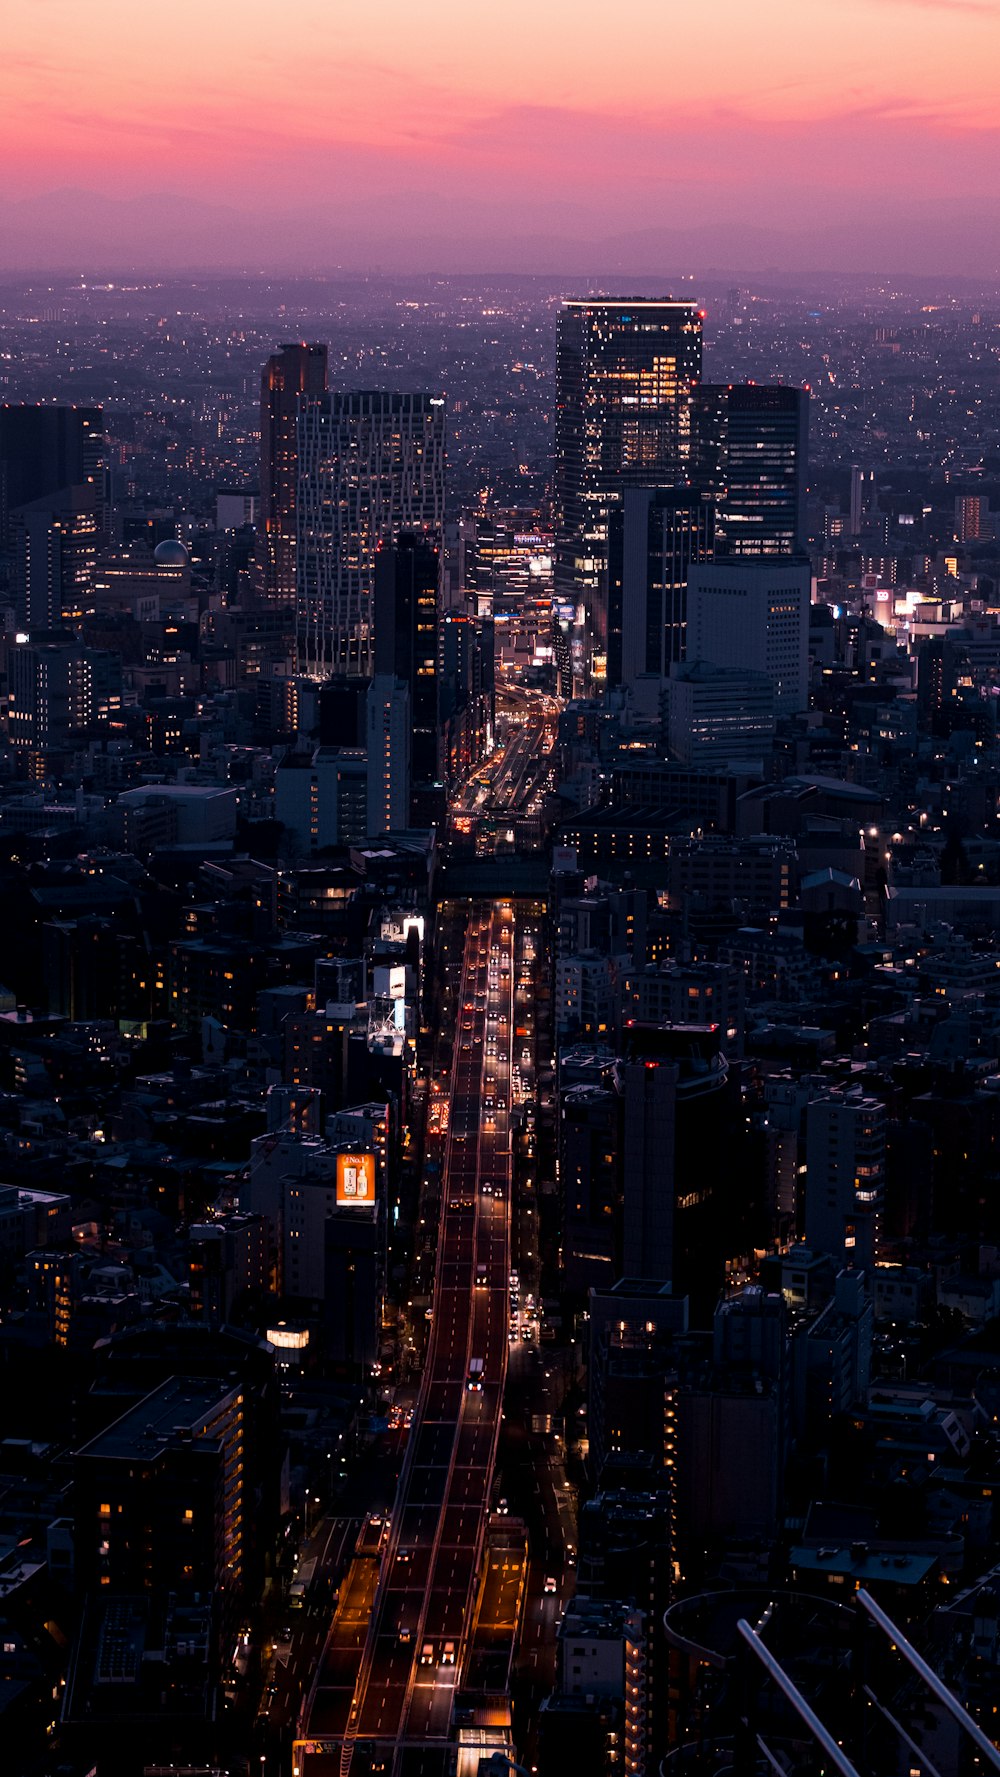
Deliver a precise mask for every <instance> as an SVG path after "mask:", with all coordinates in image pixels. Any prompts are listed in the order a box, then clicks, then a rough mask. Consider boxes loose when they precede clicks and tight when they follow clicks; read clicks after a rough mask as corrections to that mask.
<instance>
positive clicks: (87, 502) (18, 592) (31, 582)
mask: <svg viewBox="0 0 1000 1777" xmlns="http://www.w3.org/2000/svg"><path fill="white" fill-rule="evenodd" d="M10 531H11V543H12V547H13V555H14V599H15V603H16V607H17V611H18V615H19V617H20V619H21V621H22V622H23V623H24V626H25V628H26V629H27V630H29V631H38V630H50V629H59V628H60V627H61V626H62V625H63V624H73V623H80V622H82V620H83V618H84V616H85V614H86V612H87V610H88V608H89V606H90V603H91V600H92V597H93V589H94V569H95V564H96V561H97V545H98V541H99V538H100V521H99V518H98V513H97V509H96V507H95V505H94V499H93V494H92V491H91V489H90V488H88V487H66V488H62V489H61V490H60V491H59V492H58V493H55V494H46V495H44V496H43V497H42V498H41V499H38V500H32V501H30V502H29V503H28V505H26V506H19V507H18V509H17V511H16V512H14V513H12V515H11V521H10Z"/></svg>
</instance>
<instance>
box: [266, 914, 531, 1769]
mask: <svg viewBox="0 0 1000 1777" xmlns="http://www.w3.org/2000/svg"><path fill="white" fill-rule="evenodd" d="M513 956H514V911H513V907H512V906H511V905H510V904H509V903H504V902H497V903H495V904H492V905H491V904H489V903H473V904H472V906H471V908H470V913H469V919H468V926H467V932H466V941H465V951H464V957H463V964H462V976H461V984H460V988H459V996H458V1010H457V1020H456V1030H455V1033H454V1042H453V1061H452V1077H451V1093H450V1115H449V1119H448V1133H447V1141H446V1148H445V1164H444V1175H443V1183H442V1198H441V1230H440V1236H439V1241H438V1254H437V1266H436V1273H435V1283H434V1294H433V1319H432V1322H431V1336H430V1341H429V1345H428V1352H427V1361H426V1364H425V1368H424V1375H423V1379H422V1383H421V1389H420V1395H419V1397H418V1400H417V1404H416V1408H415V1412H414V1418H413V1426H412V1430H411V1433H410V1437H409V1440H408V1442H407V1447H406V1454H405V1457H404V1460H403V1467H402V1471H401V1474H400V1479H399V1486H398V1489H397V1495H396V1501H395V1504H394V1506H393V1510H392V1513H391V1515H390V1519H389V1522H388V1525H387V1526H384V1527H382V1528H381V1531H380V1545H381V1546H380V1552H379V1557H378V1578H377V1582H376V1586H375V1593H374V1601H373V1604H372V1607H371V1610H370V1615H369V1621H368V1628H367V1633H366V1636H365V1641H364V1647H363V1649H362V1650H361V1653H360V1660H359V1658H358V1652H357V1638H358V1620H357V1616H356V1615H354V1617H353V1621H349V1620H348V1618H347V1616H346V1614H345V1612H344V1611H343V1610H341V1609H340V1608H339V1607H338V1612H337V1615H336V1616H335V1618H334V1623H333V1626H332V1629H331V1633H330V1636H329V1639H328V1643H327V1647H326V1649H325V1651H324V1656H323V1659H322V1661H321V1662H320V1664H319V1667H318V1670H317V1674H316V1680H315V1682H314V1684H313V1687H312V1689H311V1691H310V1694H309V1697H308V1698H307V1701H306V1704H305V1707H304V1710H303V1717H302V1725H301V1727H300V1737H299V1739H298V1740H297V1741H296V1744H295V1750H294V1755H293V1773H295V1777H334V1773H336V1774H337V1777H350V1773H351V1769H352V1765H353V1764H354V1762H355V1758H356V1757H357V1772H358V1773H360V1771H361V1770H362V1769H365V1770H367V1769H369V1768H370V1766H371V1764H372V1763H373V1762H374V1763H375V1764H376V1765H377V1766H381V1768H383V1769H385V1770H386V1771H391V1772H395V1773H397V1774H399V1777H417V1774H418V1773H421V1774H423V1773H427V1774H430V1773H432V1772H433V1773H440V1772H441V1771H442V1770H443V1769H444V1763H445V1760H446V1758H447V1747H448V1743H449V1740H450V1736H451V1727H452V1706H453V1702H454V1695H455V1691H456V1689H457V1688H458V1686H459V1685H460V1683H461V1680H462V1675H463V1670H464V1665H465V1660H466V1655H467V1651H468V1645H467V1644H468V1637H469V1632H470V1629H471V1626H472V1622H473V1617H474V1605H475V1599H476V1594H477V1588H478V1583H479V1575H480V1564H481V1560H482V1554H483V1544H484V1536H485V1530H486V1526H487V1521H488V1517H489V1505H490V1495H491V1489H492V1485H493V1471H494V1464H495V1460H496V1450H497V1440H498V1436H499V1431H500V1420H501V1403H502V1398H503V1389H504V1383H505V1380H506V1373H507V1354H508V1314H509V1275H510V1182H511V1137H510V1108H511V1091H512V1042H513V1031H514V967H513ZM347 1590H348V1592H350V1588H347ZM343 1597H344V1593H343V1592H342V1599H343ZM345 1679H346V1680H347V1682H346V1683H345ZM352 1680H353V1682H351V1681H352ZM362 1754H363V1756H360V1755H362Z"/></svg>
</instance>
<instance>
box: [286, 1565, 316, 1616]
mask: <svg viewBox="0 0 1000 1777" xmlns="http://www.w3.org/2000/svg"><path fill="white" fill-rule="evenodd" d="M315 1572H316V1562H315V1560H312V1561H303V1563H302V1566H301V1567H300V1568H299V1571H298V1573H297V1574H296V1576H295V1578H294V1579H293V1581H292V1583H291V1585H290V1586H289V1588H288V1606H289V1609H290V1610H301V1609H302V1606H303V1605H304V1603H305V1601H306V1593H307V1592H308V1590H309V1587H310V1586H311V1585H312V1581H313V1575H314V1574H315Z"/></svg>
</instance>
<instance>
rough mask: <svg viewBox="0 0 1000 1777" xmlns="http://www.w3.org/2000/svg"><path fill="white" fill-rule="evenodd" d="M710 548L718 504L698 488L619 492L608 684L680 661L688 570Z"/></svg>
mask: <svg viewBox="0 0 1000 1777" xmlns="http://www.w3.org/2000/svg"><path fill="white" fill-rule="evenodd" d="M714 552H715V506H714V503H713V502H712V501H711V500H710V499H706V498H704V497H703V496H702V494H701V493H700V492H699V491H698V490H697V489H696V488H693V487H671V488H654V487H637V488H626V489H625V490H624V492H623V494H622V498H621V502H620V504H619V505H618V506H617V507H616V508H615V509H614V510H613V511H612V512H611V514H610V517H609V536H608V668H607V673H608V684H609V685H624V686H626V687H628V688H629V689H633V688H634V686H635V682H636V680H637V679H638V678H640V677H644V676H648V675H651V676H652V677H653V678H654V679H659V680H663V679H665V678H667V677H668V676H669V674H670V669H671V667H672V666H673V665H674V663H675V662H677V661H680V660H683V659H684V656H685V646H686V638H687V583H688V575H689V572H690V570H691V566H692V564H693V563H695V562H705V561H711V560H712V558H713V555H714Z"/></svg>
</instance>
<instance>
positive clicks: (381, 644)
mask: <svg viewBox="0 0 1000 1777" xmlns="http://www.w3.org/2000/svg"><path fill="white" fill-rule="evenodd" d="M440 573H441V551H440V549H439V547H438V540H437V536H436V535H435V533H434V532H424V533H421V532H415V531H403V532H402V534H401V535H400V537H399V538H398V539H397V541H396V542H395V543H394V544H392V543H388V542H387V543H385V544H383V546H382V548H381V549H380V550H379V552H378V554H377V556H376V558H375V672H376V675H378V674H382V673H384V674H386V675H388V676H390V677H392V678H394V679H402V680H403V682H404V683H405V684H406V685H407V686H408V688H409V693H410V725H411V740H410V768H411V771H412V774H413V781H414V783H417V784H421V783H424V784H426V783H432V782H433V781H434V780H435V779H436V778H437V777H438V776H439V775H440V771H439V760H438V728H439V715H438V600H439V594H438V585H439V580H440Z"/></svg>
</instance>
